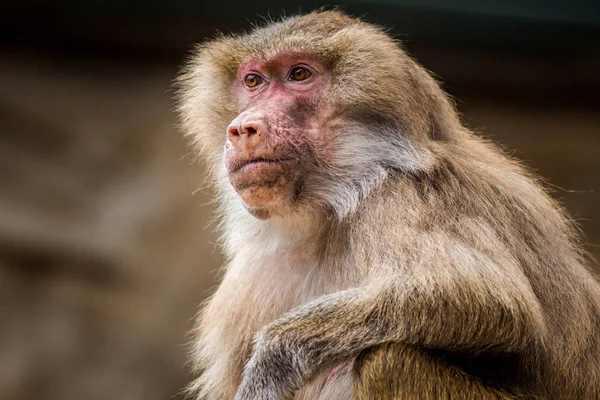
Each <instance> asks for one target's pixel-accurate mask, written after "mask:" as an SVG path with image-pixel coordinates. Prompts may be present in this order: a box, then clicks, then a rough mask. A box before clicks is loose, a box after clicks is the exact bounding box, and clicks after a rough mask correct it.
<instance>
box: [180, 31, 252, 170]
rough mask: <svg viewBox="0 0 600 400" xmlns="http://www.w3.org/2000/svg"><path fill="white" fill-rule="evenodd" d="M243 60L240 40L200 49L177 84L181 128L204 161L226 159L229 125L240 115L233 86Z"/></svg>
mask: <svg viewBox="0 0 600 400" xmlns="http://www.w3.org/2000/svg"><path fill="white" fill-rule="evenodd" d="M242 59H243V55H242V54H241V51H240V50H239V49H238V46H237V40H236V39H235V38H233V37H223V38H220V39H217V40H214V41H211V42H208V43H205V44H202V45H200V46H198V47H197V48H196V49H195V50H194V52H193V53H192V56H191V57H190V58H189V60H188V61H187V63H186V65H185V66H184V67H183V69H182V73H181V74H180V75H179V76H178V77H177V79H176V81H175V87H176V105H177V106H176V107H177V111H178V113H179V116H180V126H181V128H182V130H183V131H184V133H185V135H186V136H187V137H188V138H189V140H190V141H191V143H192V145H193V147H194V148H195V149H196V150H198V152H199V153H200V154H201V155H202V156H203V157H204V158H208V159H212V158H220V157H222V149H223V146H224V144H225V139H226V135H225V132H226V129H227V125H228V124H229V123H230V122H231V120H232V119H233V118H234V117H235V115H236V108H237V107H236V105H235V102H234V98H233V91H232V86H233V81H234V79H235V74H236V72H237V68H238V66H239V64H240V63H241V60H242ZM209 164H212V165H214V163H212V162H209Z"/></svg>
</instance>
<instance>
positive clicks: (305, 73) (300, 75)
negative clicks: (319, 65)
mask: <svg viewBox="0 0 600 400" xmlns="http://www.w3.org/2000/svg"><path fill="white" fill-rule="evenodd" d="M311 76H312V73H311V72H310V71H309V70H308V69H306V68H303V67H297V68H294V69H293V70H292V72H291V73H290V80H292V81H304V80H307V79H308V78H310V77H311Z"/></svg>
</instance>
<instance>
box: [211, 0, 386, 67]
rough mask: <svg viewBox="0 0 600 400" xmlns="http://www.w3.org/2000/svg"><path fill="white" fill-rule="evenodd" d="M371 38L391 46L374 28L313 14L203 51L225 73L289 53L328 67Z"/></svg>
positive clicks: (335, 14)
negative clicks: (243, 64) (250, 60)
mask: <svg viewBox="0 0 600 400" xmlns="http://www.w3.org/2000/svg"><path fill="white" fill-rule="evenodd" d="M373 34H376V35H377V36H381V38H382V39H384V40H383V41H384V42H389V43H391V42H392V40H391V39H390V38H389V37H388V36H387V35H386V34H385V33H383V31H382V30H381V29H379V28H378V27H376V26H373V25H370V24H367V23H364V22H362V21H360V20H358V19H355V18H350V17H348V16H346V15H345V14H343V13H341V12H338V11H325V12H313V13H310V14H306V15H302V16H295V17H291V18H287V19H284V20H282V21H280V22H271V23H268V24H266V25H264V26H261V27H257V28H255V29H253V30H252V31H250V32H248V33H246V34H240V35H234V36H231V37H229V38H226V39H227V40H226V42H224V41H223V38H221V40H218V41H215V42H214V43H213V45H214V47H211V44H210V43H209V44H208V46H207V47H205V48H204V50H208V52H209V53H211V58H212V59H213V61H217V62H218V63H219V64H220V65H221V66H222V67H225V68H227V69H232V68H233V65H234V64H237V65H239V64H240V63H241V62H243V61H244V60H246V59H248V58H254V59H261V60H263V61H268V60H269V59H272V58H273V57H275V56H277V55H279V54H281V53H292V52H301V53H304V54H310V55H312V56H313V57H314V58H316V59H319V60H320V61H321V62H323V63H325V64H329V63H331V62H334V61H336V60H338V59H339V58H340V56H342V55H344V54H348V49H350V48H352V49H357V48H360V47H361V46H362V47H365V49H367V48H368V47H371V46H372V45H373V42H374V41H373V40H367V39H366V38H367V37H372V35H373ZM361 43H362V45H361ZM379 43H382V42H381V41H379ZM220 61H222V62H220ZM236 69H237V68H236ZM232 72H233V71H232Z"/></svg>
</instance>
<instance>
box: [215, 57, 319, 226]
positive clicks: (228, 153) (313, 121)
mask: <svg viewBox="0 0 600 400" xmlns="http://www.w3.org/2000/svg"><path fill="white" fill-rule="evenodd" d="M327 82H328V75H327V74H326V72H325V68H324V66H323V65H322V64H321V63H320V62H318V61H317V60H315V59H314V58H312V57H310V56H308V55H306V54H302V53H285V54H278V55H277V56H276V57H273V58H272V59H270V60H268V61H264V60H259V59H254V58H251V59H248V60H246V61H244V62H243V63H242V64H241V65H240V67H239V69H238V72H237V79H236V82H235V85H234V93H235V97H236V99H237V101H238V104H239V108H240V110H242V111H241V113H240V114H239V115H238V116H237V117H236V118H235V119H234V120H233V121H232V122H231V124H230V125H229V127H228V128H227V143H226V144H225V163H226V166H227V170H228V172H229V179H230V182H231V184H232V185H233V187H234V188H235V190H236V191H237V192H238V194H239V195H240V196H241V198H242V200H243V201H244V203H245V205H246V207H247V209H248V210H249V211H250V212H251V213H252V214H254V215H255V216H257V217H259V218H268V217H269V216H270V215H272V214H276V215H284V214H286V213H288V212H289V211H290V210H293V208H294V205H295V202H296V200H297V199H298V197H299V196H300V195H301V190H302V186H303V179H304V176H303V175H304V173H305V172H306V168H305V165H306V162H307V159H310V155H311V154H313V153H314V149H315V146H317V144H318V143H319V142H323V138H324V134H323V132H324V131H326V130H327V129H326V128H325V126H324V125H326V121H325V119H326V118H324V117H323V115H324V110H322V109H321V108H322V107H323V102H321V101H320V100H321V99H322V98H323V95H324V92H325V90H326V87H327ZM319 147H322V146H319Z"/></svg>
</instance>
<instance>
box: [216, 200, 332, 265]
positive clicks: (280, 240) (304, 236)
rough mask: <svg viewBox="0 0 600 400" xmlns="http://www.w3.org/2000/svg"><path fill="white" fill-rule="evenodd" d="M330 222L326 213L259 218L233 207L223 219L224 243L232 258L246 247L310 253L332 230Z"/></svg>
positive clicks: (270, 251) (274, 251)
mask: <svg viewBox="0 0 600 400" xmlns="http://www.w3.org/2000/svg"><path fill="white" fill-rule="evenodd" d="M331 225H332V222H331V221H330V220H328V219H327V218H326V217H325V216H324V215H315V214H314V213H311V214H306V215H304V214H300V213H298V214H292V215H289V216H286V217H285V218H283V217H277V216H274V217H271V218H269V219H267V220H260V219H257V218H255V217H253V216H252V215H250V214H249V213H248V212H247V211H245V210H230V212H229V213H225V215H224V219H223V245H224V248H225V251H226V253H227V254H228V256H230V257H234V256H235V255H237V254H239V253H240V252H244V251H245V249H246V248H249V249H257V248H258V249H261V251H263V252H265V253H271V254H273V253H277V252H278V251H281V250H292V249H302V251H303V252H305V253H307V254H308V253H312V252H317V251H319V244H320V243H322V242H323V238H324V237H326V236H327V235H328V232H329V231H330V230H331V229H332V226H331Z"/></svg>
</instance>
